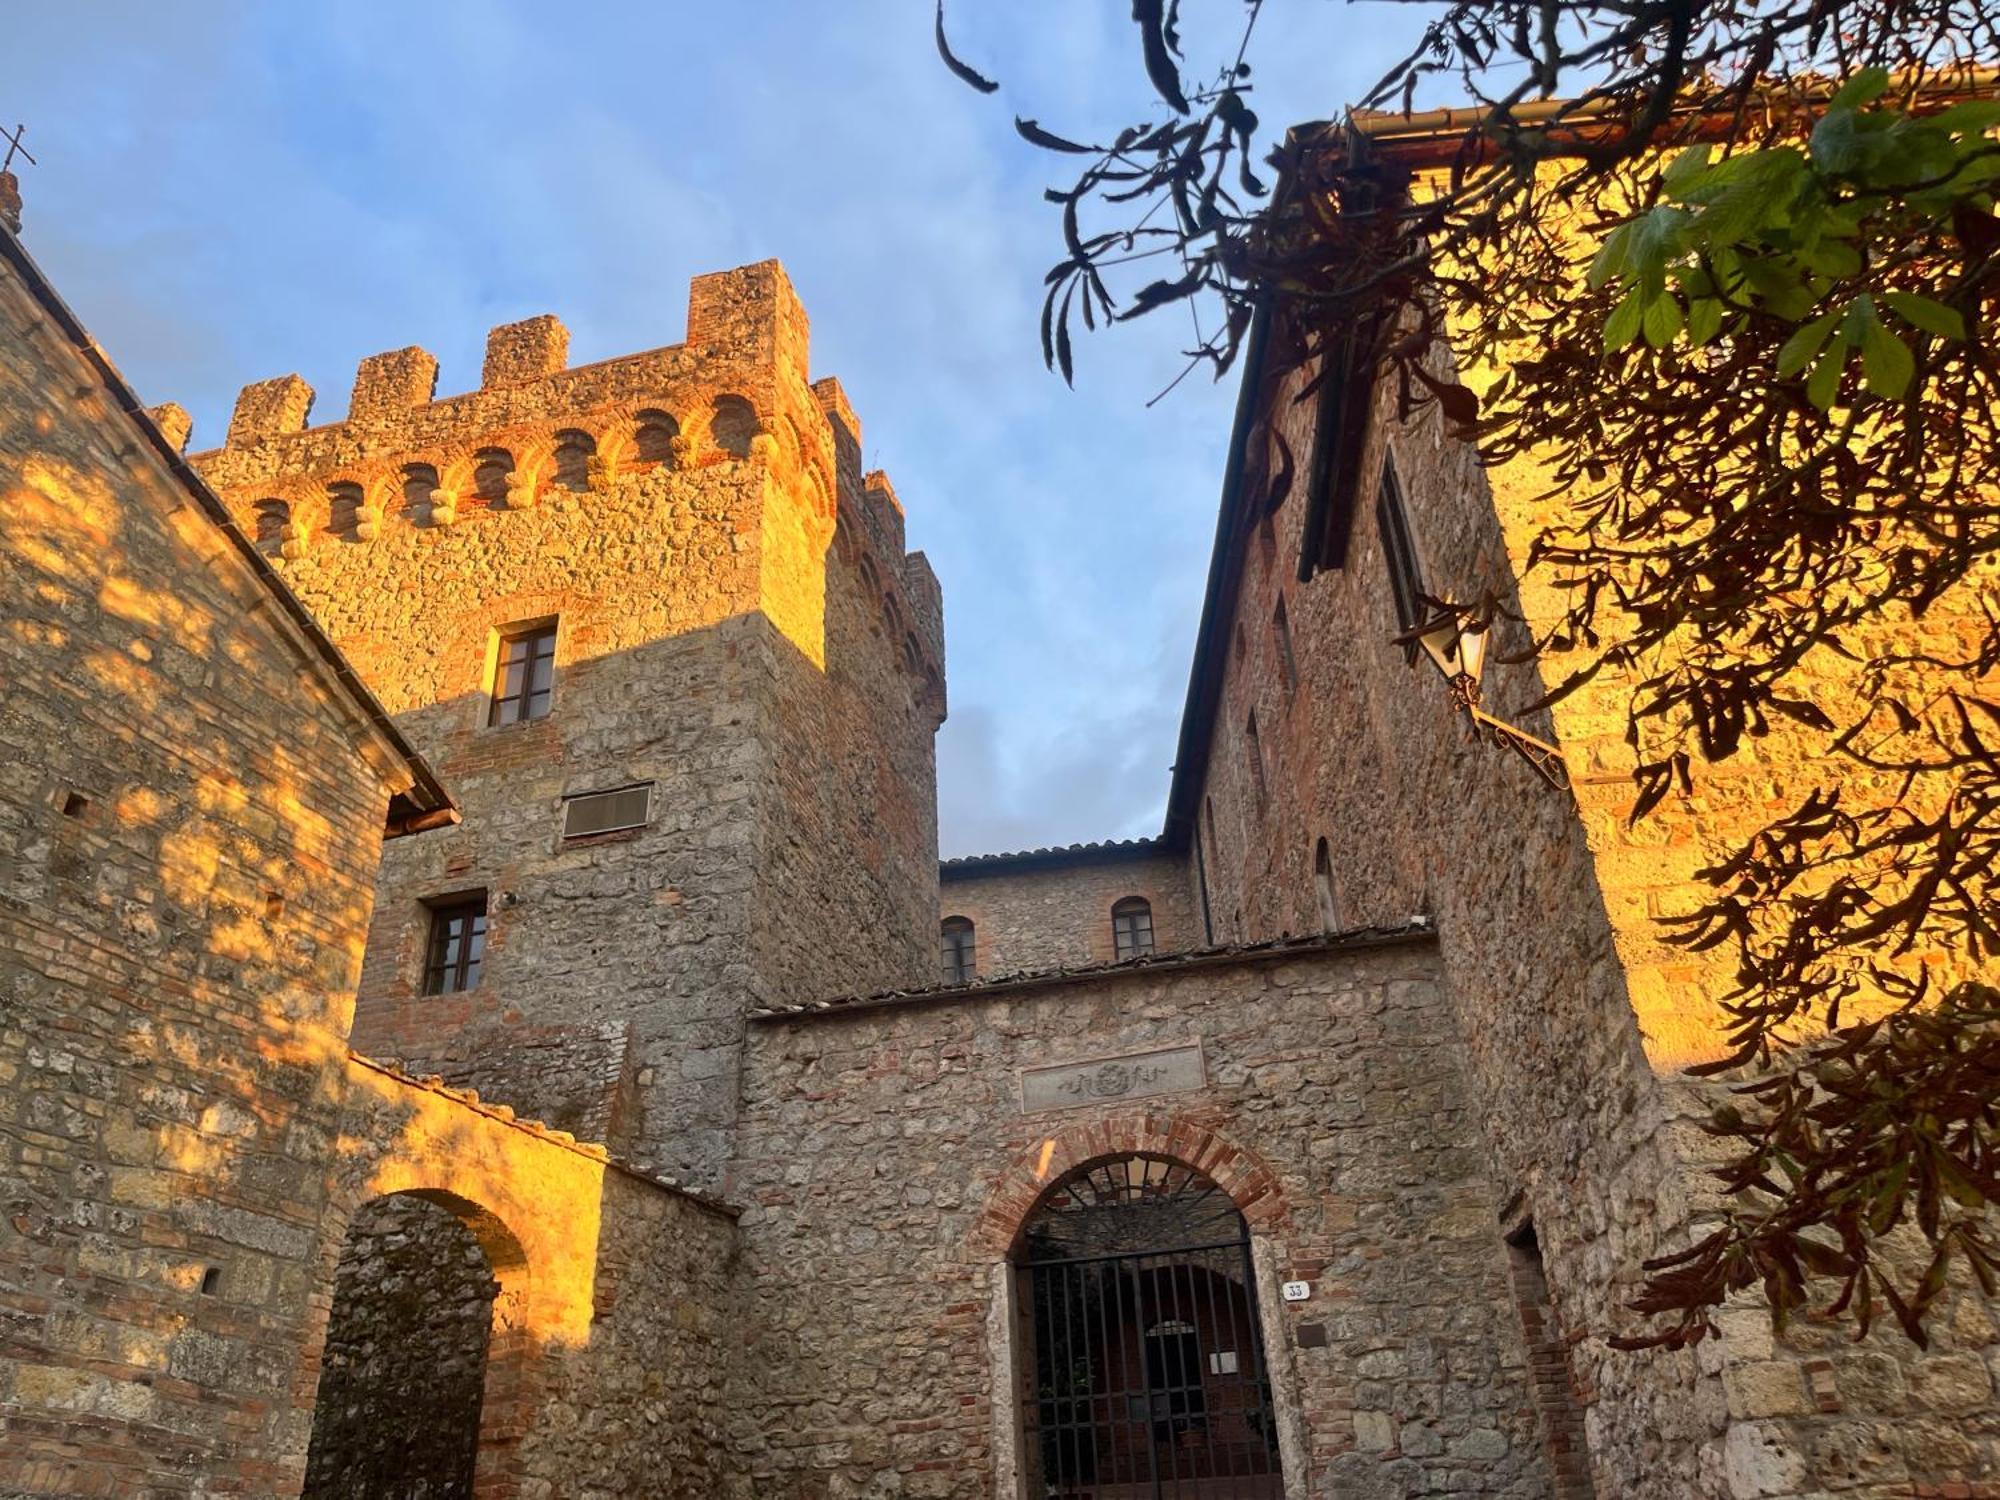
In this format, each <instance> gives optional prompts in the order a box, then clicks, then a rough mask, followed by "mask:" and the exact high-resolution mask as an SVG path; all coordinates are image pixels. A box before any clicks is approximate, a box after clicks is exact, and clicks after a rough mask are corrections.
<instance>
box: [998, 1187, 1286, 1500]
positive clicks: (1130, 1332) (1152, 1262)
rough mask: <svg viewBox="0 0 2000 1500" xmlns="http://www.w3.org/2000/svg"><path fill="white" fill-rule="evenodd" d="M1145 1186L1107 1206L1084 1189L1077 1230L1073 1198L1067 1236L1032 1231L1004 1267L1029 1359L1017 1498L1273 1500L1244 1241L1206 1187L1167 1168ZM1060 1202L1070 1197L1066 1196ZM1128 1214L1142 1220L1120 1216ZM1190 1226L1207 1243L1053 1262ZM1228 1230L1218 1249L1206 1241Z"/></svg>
mask: <svg viewBox="0 0 2000 1500" xmlns="http://www.w3.org/2000/svg"><path fill="white" fill-rule="evenodd" d="M1134 1161H1135V1162H1136V1161H1144V1159H1134ZM1113 1165H1114V1166H1116V1167H1118V1168H1120V1169H1121V1170H1122V1169H1123V1168H1124V1164H1123V1163H1118V1164H1113ZM1160 1165H1161V1164H1159V1163H1152V1162H1147V1163H1146V1167H1148V1168H1158V1167H1159V1166H1160ZM1152 1175H1153V1177H1154V1179H1155V1180H1152V1181H1147V1180H1145V1177H1144V1175H1143V1174H1142V1175H1141V1180H1140V1181H1139V1183H1138V1184H1137V1188H1138V1190H1137V1191H1133V1190H1132V1186H1133V1185H1132V1184H1131V1183H1130V1182H1127V1181H1123V1180H1121V1181H1119V1182H1118V1183H1117V1184H1116V1188H1117V1191H1116V1192H1115V1193H1113V1194H1108V1195H1107V1194H1105V1193H1103V1192H1101V1191H1091V1190H1090V1185H1088V1184H1085V1191H1084V1192H1083V1193H1082V1194H1081V1195H1077V1196H1080V1197H1081V1199H1083V1200H1084V1201H1083V1203H1082V1206H1083V1207H1084V1208H1085V1209H1087V1210H1089V1211H1090V1214H1091V1216H1092V1217H1091V1219H1090V1221H1089V1222H1088V1227H1087V1231H1086V1232H1082V1233H1079V1232H1078V1228H1077V1226H1078V1225H1079V1224H1082V1223H1084V1222H1085V1221H1086V1216H1085V1214H1083V1213H1078V1212H1077V1211H1076V1210H1077V1207H1078V1205H1077V1203H1076V1202H1075V1201H1066V1202H1064V1203H1063V1204H1062V1205H1060V1207H1059V1208H1058V1209H1057V1212H1058V1213H1062V1215H1063V1217H1064V1218H1066V1219H1068V1221H1069V1222H1068V1223H1067V1224H1065V1225H1062V1226H1061V1227H1060V1228H1059V1229H1057V1230H1054V1231H1047V1230H1045V1231H1044V1232H1042V1233H1039V1234H1037V1233H1035V1232H1033V1231H1031V1234H1030V1238H1029V1241H1028V1248H1027V1253H1026V1254H1025V1255H1024V1256H1023V1258H1022V1261H1021V1264H1020V1265H1019V1269H1018V1274H1019V1276H1020V1278H1021V1292H1022V1298H1021V1313H1022V1320H1023V1324H1024V1327H1023V1330H1022V1331H1023V1334H1024V1335H1025V1338H1026V1340H1027V1344H1028V1347H1029V1349H1030V1350H1031V1351H1032V1357H1031V1358H1028V1359H1024V1360H1023V1362H1022V1374H1023V1377H1024V1381H1025V1383H1026V1384H1027V1385H1028V1390H1027V1391H1025V1392H1024V1396H1025V1400H1024V1402H1023V1411H1024V1415H1025V1418H1026V1424H1027V1429H1028V1432H1027V1437H1028V1442H1027V1445H1026V1447H1027V1454H1026V1457H1027V1462H1028V1467H1029V1472H1030V1483H1029V1487H1028V1493H1029V1494H1030V1495H1031V1496H1033V1497H1034V1500H1279V1497H1281V1496H1282V1495H1283V1493H1284V1488H1283V1483H1282V1479H1281V1477H1280V1471H1279V1464H1278V1444H1277V1428H1276V1423H1275V1421H1274V1419H1273V1414H1272V1408H1271V1390H1270V1382H1269V1380H1268V1379H1267V1378H1266V1374H1265V1365H1264V1355H1263V1339H1262V1335H1261V1331H1260V1329H1259V1326H1258V1323H1257V1307H1256V1293H1255V1287H1256V1278H1255V1275H1254V1273H1253V1271H1252V1268H1251V1262H1250V1242H1249V1236H1248V1232H1247V1230H1246V1229H1245V1227H1244V1225H1243V1220H1242V1217H1241V1216H1240V1215H1239V1214H1237V1213H1236V1212H1235V1206H1234V1205H1233V1204H1231V1203H1230V1202H1229V1200H1228V1198H1227V1196H1226V1195H1221V1194H1220V1193H1219V1192H1218V1190H1216V1189H1215V1188H1214V1187H1213V1186H1212V1185H1211V1184H1209V1183H1208V1182H1207V1181H1206V1179H1203V1178H1199V1177H1195V1176H1193V1174H1191V1173H1188V1172H1187V1169H1185V1168H1179V1167H1173V1168H1171V1169H1170V1171H1169V1172H1168V1173H1165V1174H1162V1173H1159V1172H1157V1171H1155V1172H1154V1173H1153V1174H1152ZM1098 1186H1099V1187H1100V1188H1101V1187H1102V1184H1099V1185H1098ZM1067 1191H1069V1192H1071V1193H1072V1194H1073V1195H1075V1194H1076V1188H1075V1186H1074V1185H1071V1186H1070V1187H1069V1188H1068V1189H1067ZM1218 1198H1219V1200H1220V1203H1219V1205H1218V1203H1217V1201H1216V1200H1217V1199H1218ZM1142 1201H1143V1204H1144V1208H1143V1210H1142V1211H1140V1212H1138V1213H1136V1214H1135V1213H1132V1212H1130V1211H1129V1208H1130V1207H1131V1206H1134V1205H1138V1204H1140V1203H1141V1202H1142ZM1121 1206H1125V1207H1127V1209H1128V1211H1127V1212H1124V1213H1122V1214H1121V1213H1119V1212H1118V1210H1119V1208H1120V1207H1121ZM1163 1209H1164V1210H1167V1211H1166V1212H1164V1213H1163V1212H1162V1210H1163ZM1219 1209H1220V1210H1226V1213H1225V1212H1221V1211H1218V1210H1219ZM1065 1210H1067V1212H1065ZM1218 1221H1219V1222H1218ZM1197 1225H1199V1227H1203V1228H1206V1229H1207V1230H1209V1231H1210V1234H1209V1237H1208V1238H1207V1239H1205V1240H1203V1241H1201V1242H1195V1243H1182V1244H1180V1245H1178V1246H1175V1245H1174V1244H1173V1241H1171V1240H1169V1241H1168V1246H1171V1248H1169V1247H1165V1246H1163V1247H1159V1248H1154V1247H1147V1248H1138V1249H1134V1248H1113V1249H1106V1250H1104V1251H1102V1252H1100V1253H1094V1254H1066V1253H1063V1252H1064V1251H1066V1250H1073V1249H1076V1248H1079V1247H1080V1244H1087V1243H1088V1242H1089V1241H1092V1240H1095V1241H1099V1242H1102V1241H1105V1240H1112V1241H1124V1242H1126V1243H1128V1244H1129V1243H1130V1241H1131V1240H1132V1238H1134V1232H1135V1231H1137V1233H1138V1234H1139V1235H1140V1236H1143V1235H1144V1234H1145V1232H1146V1231H1147V1230H1155V1231H1156V1230H1159V1229H1165V1228H1169V1227H1181V1228H1187V1227H1195V1226H1197ZM1231 1229H1233V1230H1234V1231H1235V1232H1234V1234H1233V1235H1231V1236H1230V1237H1227V1238H1223V1237H1221V1236H1220V1235H1218V1234H1217V1233H1216V1231H1224V1232H1227V1231H1228V1230H1231Z"/></svg>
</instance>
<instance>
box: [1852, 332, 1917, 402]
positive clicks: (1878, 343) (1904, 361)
mask: <svg viewBox="0 0 2000 1500" xmlns="http://www.w3.org/2000/svg"><path fill="white" fill-rule="evenodd" d="M1916 373H1917V361H1916V358H1915V357H1914V356H1913V355H1912V354H1911V353H1910V346H1909V345H1908V344H1906V343H1904V342H1903V341H1902V340H1901V339H1899V338H1897V337H1896V335H1895V334H1893V333H1891V332H1890V331H1889V330H1888V329H1887V328H1885V327H1883V326H1882V324H1881V322H1880V321H1879V320H1875V321H1871V322H1870V323H1869V325H1868V332H1867V334H1866V335H1865V336H1864V338H1863V339H1862V343H1861V374H1862V377H1863V378H1864V379H1865V380H1866V381H1867V382H1868V389H1869V390H1871V391H1873V392H1874V393H1875V394H1876V395H1878V396H1880V397H1881V398H1882V399H1883V400H1885V401H1896V400H1900V399H1901V397H1902V395H1903V393H1904V392H1905V391H1907V390H1909V388H1910V381H1911V380H1912V379H1914V378H1915V376H1916Z"/></svg>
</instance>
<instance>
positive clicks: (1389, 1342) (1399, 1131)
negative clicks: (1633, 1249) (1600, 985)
mask: <svg viewBox="0 0 2000 1500" xmlns="http://www.w3.org/2000/svg"><path fill="white" fill-rule="evenodd" d="M1189 1046H1198V1047H1199V1048H1200V1049H1201V1052H1202V1059H1203V1070H1204V1071H1203V1073H1202V1074H1201V1075H1200V1076H1198V1077H1192V1078H1191V1077H1190V1076H1189V1075H1187V1074H1185V1073H1176V1074H1174V1075H1172V1076H1173V1077H1174V1078H1175V1079H1177V1080H1178V1081H1179V1082H1180V1083H1182V1084H1183V1085H1186V1084H1189V1083H1192V1084H1194V1085H1195V1086H1192V1087H1186V1086H1183V1087H1180V1088H1178V1089H1176V1090H1175V1091H1174V1092H1170V1093H1161V1094H1155V1095H1151V1096H1145V1097H1134V1096H1133V1093H1132V1092H1131V1090H1130V1088H1129V1087H1128V1083H1129V1077H1130V1075H1124V1074H1121V1075H1119V1076H1118V1078H1117V1079H1116V1080H1114V1081H1113V1083H1112V1084H1111V1085H1108V1086H1117V1087H1126V1089H1127V1091H1126V1092H1124V1093H1121V1094H1115V1095H1114V1094H1104V1093H1101V1092H1100V1093H1099V1094H1098V1095H1097V1096H1096V1097H1091V1096H1089V1095H1085V1096H1083V1098H1082V1101H1081V1102H1080V1103H1079V1104H1078V1105H1076V1106H1075V1107H1072V1108H1063V1109H1054V1110H1046V1109H1037V1110H1035V1111H1034V1112H1032V1113H1030V1112H1026V1111H1024V1108H1023V1093H1022V1082H1021V1076H1020V1075H1021V1072H1022V1070H1024V1069H1040V1068H1054V1069H1056V1070H1057V1073H1058V1077H1059V1078H1060V1077H1064V1076H1068V1075H1069V1074H1070V1073H1071V1072H1075V1071H1079V1070H1078V1069H1075V1068H1073V1067H1072V1065H1075V1064H1081V1065H1082V1067H1081V1069H1080V1071H1081V1073H1083V1074H1084V1075H1087V1076H1088V1077H1089V1078H1090V1079H1094V1080H1101V1079H1102V1078H1104V1077H1105V1075H1104V1074H1103V1073H1102V1071H1101V1069H1102V1060H1103V1059H1106V1058H1117V1057H1121V1056H1132V1055H1136V1054H1142V1053H1148V1052H1153V1051H1157V1050H1158V1049H1163V1048H1184V1047H1189ZM1462 1050H1463V1044H1462V1042H1461V1041H1460V1040H1459V1038H1458V1036H1457V1033H1456V1029H1455V1023H1454V1021H1453V1019H1452V1015H1451V1010H1450V1006H1449V1004H1448V1002H1447V1000H1446V999H1445V997H1444V994H1443V992H1442V988H1441V986H1440V983H1439V980H1438V969H1437V963H1436V956H1435V953H1434V950H1433V948H1432V946H1431V943H1430V941H1429V940H1428V938H1426V937H1423V936H1416V937H1413V938H1410V939H1407V940H1400V941H1397V942H1394V943H1392V944H1390V945H1388V946H1382V947H1376V948H1364V947H1359V946H1357V947H1354V948H1349V949H1341V948H1332V949H1327V948H1321V947H1319V946H1317V945H1314V946H1310V947H1306V948H1301V949H1295V950H1291V951H1289V952H1280V953H1277V954H1272V955H1267V956H1265V957H1263V958H1261V959H1232V960H1228V961H1221V962H1218V961H1214V960H1210V961H1195V962H1194V963H1192V964H1189V965H1187V966H1184V967H1176V966H1174V965H1171V964H1162V965H1159V966H1155V967H1153V968H1150V969H1139V970H1129V971H1120V972H1113V973H1110V974H1099V975H1090V976H1080V977H1078V978H1075V979H1072V980H1069V981H1063V982H1053V983H1051V982H1033V981H1027V982H1022V983H1019V984H1013V985H1009V984H1004V983H1003V984H997V985H994V986H990V987H987V988H984V989H981V990H975V991H971V992H958V991H952V990H944V991H940V992H937V994H936V995H935V996H934V997H932V998H929V999H924V1000H920V1001H916V1002H897V1003H891V1004H887V1005H881V1006H875V1007H863V1008H840V1007H834V1008H831V1009H825V1010H819V1011H807V1012H804V1013H801V1014H795V1015H794V1014H787V1015H783V1016H779V1017H774V1018H771V1019H766V1020H759V1021H757V1022H755V1023H754V1024H753V1026H752V1029H751V1035H750V1048H749V1053H748V1066H747V1067H746V1070H745V1088H746V1094H745V1115H744V1129H743V1135H742V1146H741V1150H740V1154H739V1158H738V1162H737V1167H736V1182H737V1186H736V1192H737V1194H738V1195H739V1197H740V1198H741V1199H742V1201H743V1202H744V1203H745V1205H746V1207H745V1210H744V1213H743V1218H742V1226H741V1228H742V1244H743V1260H744V1268H745V1272H746V1274H747V1276H748V1278H749V1281H750V1287H751V1295H750V1298H749V1300H748V1301H747V1302H746V1304H745V1305H744V1308H743V1313H742V1316H743V1325H742V1337H743V1341H744V1347H743V1365H742V1367H741V1375H740V1382H741V1383H740V1391H741V1395H740V1398H739V1399H740V1405H741V1410H742V1412H743V1418H742V1420H741V1423H740V1425H739V1432H740V1434H741V1438H742V1442H743V1449H744V1456H745V1467H746V1471H747V1475H748V1478H749V1481H750V1484H751V1486H752V1489H753V1492H754V1493H755V1494H756V1495H757V1496H758V1497H759V1500H806V1497H813V1500H820V1497H824V1496H828V1495H856V1496H859V1495H884V1496H886V1495H897V1496H905V1497H909V1500H942V1497H952V1500H974V1497H977V1500H990V1497H992V1496H994V1495H996V1494H998V1495H1000V1496H1004V1497H1011V1496H1013V1495H1014V1494H1015V1493H1016V1490H1015V1488H1014V1487H1013V1486H1014V1485H1015V1484H1016V1483H1017V1482H1018V1480H1019V1476H1020V1473H1021V1470H1020V1468H1019V1466H1018V1454H1017V1452H1016V1448H1015V1444H1016V1439H1017V1432H1018V1427H1017V1420H1018V1417H1017V1413H1016V1412H1015V1411H1014V1408H1013V1391H1014V1389H1015V1372H1014V1371H1013V1370H1012V1369H1011V1368H1010V1365H1009V1359H1010V1358H1011V1356H1010V1354H1009V1350H1010V1348H1011V1344H1010V1340H1009V1337H1008V1331H1009V1327H1010V1324H1009V1320H1010V1318H1011V1317H1012V1316H1013V1313H1012V1312H1011V1311H1010V1306H1009V1302H1010V1298H1011V1295H1012V1294H1011V1291H1010V1289H1009V1288H1010V1278H1011V1270H1010V1267H1009V1265H1008V1256H1009V1253H1010V1251H1011V1249H1012V1247H1013V1244H1014V1241H1015V1237H1016V1235H1017V1234H1018V1232H1019V1230H1020V1228H1021V1225H1022V1224H1023V1222H1024V1221H1025V1220H1026V1219H1027V1217H1028V1215H1029V1213H1030V1212H1031V1211H1032V1209H1033V1207H1034V1205H1035V1203H1036V1201H1037V1199H1038V1197H1039V1195H1040V1193H1041V1191H1042V1190H1043V1189H1044V1188H1046V1187H1048V1186H1049V1185H1051V1184H1052V1183H1054V1182H1056V1181H1057V1180H1059V1179H1060V1178H1061V1177H1062V1176H1063V1174H1064V1173H1066V1172H1068V1171H1070V1170H1071V1169H1073V1168H1075V1167H1079V1166H1082V1165H1083V1164H1084V1163H1085V1162H1087V1161H1090V1160H1093V1159H1097V1158H1101V1157H1108V1156H1114V1155H1122V1154H1127V1153H1131V1152H1152V1153H1155V1154H1160V1155H1166V1156H1171V1157H1175V1158H1177V1159H1181V1160H1184V1161H1188V1162H1189V1163H1190V1164H1191V1165H1193V1166H1196V1167H1197V1168H1199V1169H1200V1170H1201V1171H1202V1172H1204V1173H1205V1174H1207V1175H1208V1176H1210V1177H1211V1178H1212V1179H1213V1180H1215V1181H1216V1182H1217V1183H1218V1184H1220V1185H1221V1186H1223V1187H1224V1188H1225V1189H1226V1190H1227V1191H1229V1192H1230V1194H1231V1196H1232V1197H1233V1198H1234V1200H1235V1201H1236V1202H1237V1204H1238V1205H1239V1207H1240V1208H1241V1209H1242V1212H1243V1213H1244V1216H1245V1217H1246V1219H1247V1220H1248V1221H1249V1224H1250V1230H1251V1236H1252V1243H1253V1247H1254V1253H1255V1257H1256V1264H1257V1267H1258V1272H1257V1275H1258V1286H1257V1295H1258V1297H1259V1299H1260V1301H1261V1303H1262V1313H1263V1328H1264V1332H1265V1343H1266V1346H1267V1349H1268V1353H1269V1363H1270V1366H1271V1368H1272V1371H1273V1379H1274V1382H1275V1388H1276V1391H1277V1401H1278V1406H1279V1410H1280V1414H1281V1417H1282V1424H1281V1436H1282V1438H1283V1444H1284V1446H1283V1452H1284V1456H1285V1462H1286V1464H1287V1465H1288V1468H1289V1470H1290V1473H1291V1476H1292V1483H1293V1484H1294V1485H1295V1486H1296V1488H1295V1489H1294V1490H1292V1491H1289V1492H1288V1493H1297V1494H1302V1495H1305V1494H1310V1495H1322V1494H1325V1495H1342V1496H1348V1495H1353V1496H1377V1495H1381V1496H1390V1495H1394V1496H1411V1497H1416V1496H1444V1495H1465V1494H1477V1495H1484V1496H1494V1497H1510V1500H1528V1497H1537V1500H1539V1497H1543V1496H1546V1495H1548V1494H1549V1487H1548V1480H1547V1471H1546V1469H1545V1467H1544V1465H1543V1463H1542V1460H1541V1456H1540V1452H1539V1438H1538V1435H1537V1428H1536V1422H1535V1416H1534V1409H1533V1402H1532V1397H1531V1395H1530V1392H1529V1388H1528V1381H1527V1367H1526V1356H1525V1354H1524V1352H1523V1346H1522V1333H1521V1323H1520V1319H1519V1317H1518V1315H1517V1313H1516V1311H1515V1307H1514V1302H1513V1298H1512V1293H1511V1291H1510V1288H1509V1284H1508V1277H1507V1263H1506V1256H1505V1251H1504V1247H1503V1246H1502V1243H1501V1240H1500V1237H1499V1234H1498V1232H1497V1229H1496V1214H1497V1210H1498V1208H1499V1203H1498V1194H1497V1190H1496V1189H1495V1187H1494V1186H1493V1184H1492V1183H1491V1181H1490V1179H1489V1178H1488V1177H1487V1176H1486V1174H1485V1170H1484V1167H1483V1153H1482V1151H1481V1150H1480V1147H1479V1144H1478V1126H1477V1121H1476V1119H1475V1117H1474V1116H1473V1115H1472V1114H1471V1112H1470V1111H1469V1109H1468V1108H1467V1104H1466V1092H1465V1087H1464V1081H1463V1077H1462V1074H1461V1073H1460V1062H1459V1059H1460V1054H1461V1052H1462ZM1103 1086H1106V1085H1099V1084H1093V1087H1103ZM1139 1092H1140V1093H1141V1094H1143V1092H1144V1091H1143V1089H1141V1090H1139ZM1038 1097H1039V1096H1038ZM1291 1279H1298V1280H1303V1281H1306V1282H1308V1283H1310V1286H1311V1292H1310V1295H1309V1296H1308V1297H1307V1298H1306V1300H1304V1301H1300V1302H1290V1303H1288V1302H1285V1301H1283V1300H1282V1299H1281V1298H1280V1295H1279V1284H1280V1283H1281V1282H1283V1281H1286V1280H1291Z"/></svg>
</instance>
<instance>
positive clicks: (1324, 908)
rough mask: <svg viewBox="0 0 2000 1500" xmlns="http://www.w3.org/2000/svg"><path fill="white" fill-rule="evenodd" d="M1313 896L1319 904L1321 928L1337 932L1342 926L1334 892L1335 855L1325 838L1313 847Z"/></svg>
mask: <svg viewBox="0 0 2000 1500" xmlns="http://www.w3.org/2000/svg"><path fill="white" fill-rule="evenodd" d="M1313 898H1314V900H1315V901H1317V902H1318V904H1319V930H1320V931H1321V932H1337V931H1338V930H1339V928H1340V907H1339V905H1338V903H1336V901H1335V900H1334V894H1333V855H1332V853H1331V852H1329V851H1328V849H1327V846H1326V840H1325V839H1321V840H1320V841H1319V843H1318V844H1317V845H1316V846H1315V847H1314V849H1313Z"/></svg>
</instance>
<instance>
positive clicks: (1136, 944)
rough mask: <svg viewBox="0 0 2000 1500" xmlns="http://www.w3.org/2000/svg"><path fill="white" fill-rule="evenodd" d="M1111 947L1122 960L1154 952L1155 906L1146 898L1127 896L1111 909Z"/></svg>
mask: <svg viewBox="0 0 2000 1500" xmlns="http://www.w3.org/2000/svg"><path fill="white" fill-rule="evenodd" d="M1111 945H1112V948H1113V949H1114V950H1115V952H1116V953H1117V956H1118V957H1119V958H1121V959H1125V958H1143V957H1144V956H1145V955H1146V954H1148V953H1151V952H1152V951H1153V904H1152V903H1151V902H1150V901H1148V900H1147V899H1146V898H1145V897H1144V896H1127V897H1126V898H1125V899H1124V900H1122V901H1120V902H1118V903H1117V904H1116V905H1115V906H1113V907H1112V908H1111Z"/></svg>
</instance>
